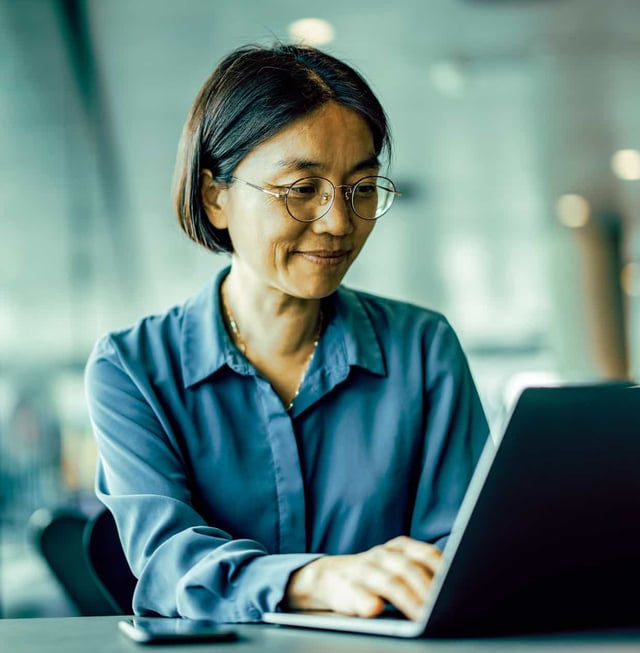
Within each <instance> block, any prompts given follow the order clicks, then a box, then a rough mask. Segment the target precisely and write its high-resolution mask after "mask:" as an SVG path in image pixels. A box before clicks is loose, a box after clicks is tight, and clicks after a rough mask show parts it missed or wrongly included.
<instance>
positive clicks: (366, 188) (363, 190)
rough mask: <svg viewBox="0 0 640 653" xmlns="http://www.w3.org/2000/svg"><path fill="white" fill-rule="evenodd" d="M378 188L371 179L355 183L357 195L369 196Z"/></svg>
mask: <svg viewBox="0 0 640 653" xmlns="http://www.w3.org/2000/svg"><path fill="white" fill-rule="evenodd" d="M377 190H378V186H377V185H376V184H375V183H374V182H373V181H369V180H367V181H363V182H360V183H358V184H357V186H356V188H355V192H356V194H357V195H358V197H370V196H371V195H375V194H376V192H377Z"/></svg>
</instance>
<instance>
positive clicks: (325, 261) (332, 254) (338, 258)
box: [297, 249, 352, 265]
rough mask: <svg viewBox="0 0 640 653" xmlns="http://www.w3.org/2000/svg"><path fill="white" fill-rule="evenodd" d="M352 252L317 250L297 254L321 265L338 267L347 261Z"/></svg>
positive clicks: (347, 250) (344, 250)
mask: <svg viewBox="0 0 640 653" xmlns="http://www.w3.org/2000/svg"><path fill="white" fill-rule="evenodd" d="M351 252H352V250H350V249H340V250H336V251H331V250H315V251H300V252H297V253H298V254H300V255H301V256H303V257H304V258H305V259H307V260H308V261H311V262H312V263H317V264H319V265H336V264H338V263H342V262H343V261H345V260H346V259H347V258H348V257H349V255H350V254H351Z"/></svg>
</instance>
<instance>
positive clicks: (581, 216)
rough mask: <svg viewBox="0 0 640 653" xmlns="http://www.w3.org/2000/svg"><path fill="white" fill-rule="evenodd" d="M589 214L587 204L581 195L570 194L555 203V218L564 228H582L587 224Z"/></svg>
mask: <svg viewBox="0 0 640 653" xmlns="http://www.w3.org/2000/svg"><path fill="white" fill-rule="evenodd" d="M589 213H590V208H589V202H587V200H586V199H585V198H584V197H582V195H576V194H574V193H570V194H567V195H563V196H562V197H560V199H559V200H558V201H557V202H556V217H557V218H558V220H559V221H560V222H561V223H562V224H563V225H564V226H565V227H570V228H571V229H579V228H580V227H584V226H585V225H586V224H587V222H589Z"/></svg>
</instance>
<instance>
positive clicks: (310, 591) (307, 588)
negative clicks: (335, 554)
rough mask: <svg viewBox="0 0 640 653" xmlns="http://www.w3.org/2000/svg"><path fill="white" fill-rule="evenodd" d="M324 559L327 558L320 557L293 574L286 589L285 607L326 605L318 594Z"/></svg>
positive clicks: (307, 608)
mask: <svg viewBox="0 0 640 653" xmlns="http://www.w3.org/2000/svg"><path fill="white" fill-rule="evenodd" d="M324 560H325V558H318V559H317V560H314V561H313V562H310V563H309V564H307V565H305V566H304V567H300V569H298V570H296V571H294V572H293V573H292V574H291V576H290V577H289V582H288V584H287V588H286V590H285V596H284V602H283V603H284V607H285V608H293V609H298V610H313V609H316V610H317V609H321V608H324V607H326V606H325V605H323V604H321V602H320V601H319V598H318V595H317V590H318V586H319V584H320V577H321V575H322V568H323V566H324Z"/></svg>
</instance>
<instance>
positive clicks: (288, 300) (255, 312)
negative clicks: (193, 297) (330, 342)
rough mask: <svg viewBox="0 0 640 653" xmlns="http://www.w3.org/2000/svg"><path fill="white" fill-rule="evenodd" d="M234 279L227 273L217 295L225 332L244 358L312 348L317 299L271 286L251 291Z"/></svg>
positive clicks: (316, 330) (293, 353)
mask: <svg viewBox="0 0 640 653" xmlns="http://www.w3.org/2000/svg"><path fill="white" fill-rule="evenodd" d="M238 281H239V280H238V279H237V278H235V277H234V276H233V274H232V273H230V274H229V276H228V277H227V278H226V279H225V280H224V281H223V283H222V287H221V295H222V296H221V299H222V305H223V308H224V313H225V319H226V322H227V328H228V330H229V333H230V335H231V337H232V339H233V340H234V342H235V344H236V346H237V347H238V348H239V349H240V350H241V351H243V353H244V354H245V355H246V356H247V357H248V358H250V359H253V358H258V359H260V358H266V357H290V356H293V357H295V356H306V355H308V352H309V349H310V348H312V347H313V348H315V345H316V344H317V340H318V338H319V335H320V330H321V328H322V324H321V322H322V316H321V310H320V304H321V302H320V300H317V299H310V300H305V299H298V298H295V297H291V296H289V295H285V294H284V293H281V292H278V291H275V290H273V289H268V290H267V291H266V292H262V293H260V294H257V293H255V294H252V293H251V288H250V287H248V286H247V284H245V283H242V284H240V283H238Z"/></svg>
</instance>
